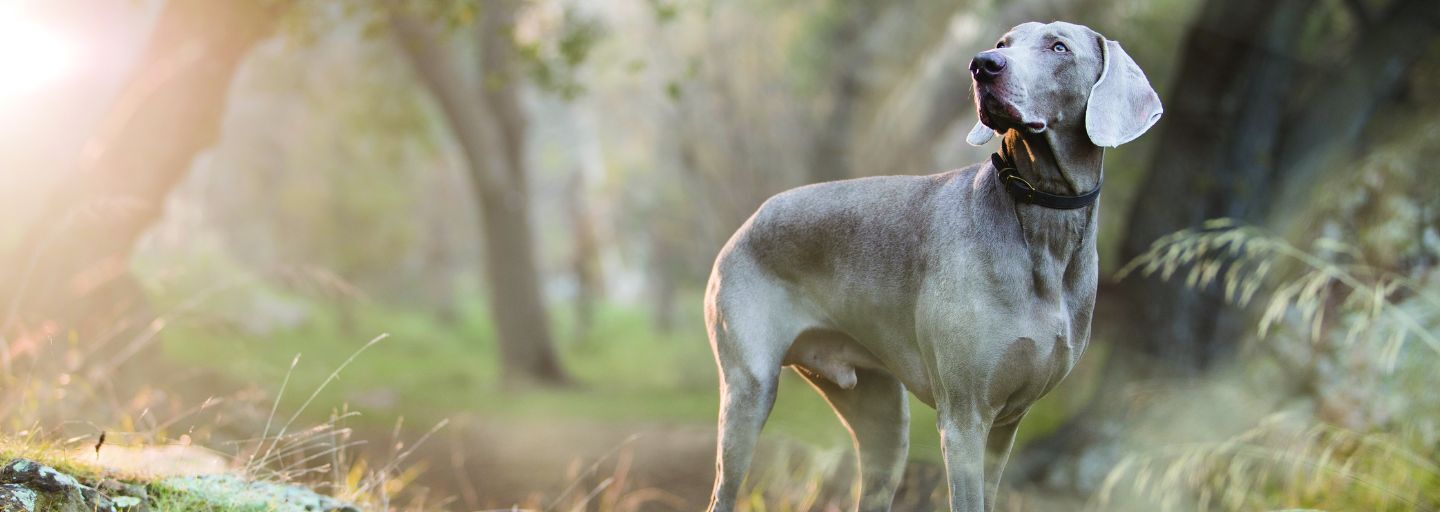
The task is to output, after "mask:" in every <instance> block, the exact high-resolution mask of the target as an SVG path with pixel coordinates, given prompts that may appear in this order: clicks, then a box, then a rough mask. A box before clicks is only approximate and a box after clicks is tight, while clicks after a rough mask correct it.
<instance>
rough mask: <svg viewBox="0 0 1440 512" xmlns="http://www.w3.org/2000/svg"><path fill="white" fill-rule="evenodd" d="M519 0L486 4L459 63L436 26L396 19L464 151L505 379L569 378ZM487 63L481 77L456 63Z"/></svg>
mask: <svg viewBox="0 0 1440 512" xmlns="http://www.w3.org/2000/svg"><path fill="white" fill-rule="evenodd" d="M514 8H515V4H514V3H513V2H510V1H506V0H499V1H492V2H489V3H487V4H486V9H485V10H484V16H485V20H484V23H483V26H481V27H478V28H477V33H478V35H479V38H480V42H481V44H482V48H481V59H480V62H473V63H462V62H460V61H458V60H456V55H454V54H453V53H452V52H450V51H449V50H448V49H447V48H446V46H445V45H444V43H443V42H442V40H441V39H440V37H439V35H438V32H437V31H436V29H435V27H433V26H429V25H427V24H425V22H424V21H422V20H419V19H417V18H415V17H413V16H411V15H410V14H408V13H405V12H403V8H400V7H395V8H393V9H391V12H390V21H391V27H392V28H393V29H394V31H395V34H396V35H397V37H398V39H399V41H400V43H401V46H402V47H403V49H404V50H405V52H406V54H407V55H408V56H409V57H410V61H411V63H412V65H413V66H414V68H415V70H416V72H417V74H418V75H419V77H420V79H421V81H422V82H423V83H424V84H425V85H426V87H427V88H429V89H430V91H431V93H432V94H434V96H435V98H436V100H437V101H438V102H439V104H440V108H441V110H442V112H443V113H444V116H445V120H446V122H447V124H448V125H449V126H450V129H451V131H452V132H454V134H455V138H456V140H457V142H458V143H459V145H460V148H461V150H462V151H463V152H464V153H465V158H466V163H467V165H468V166H469V168H470V174H471V184H472V186H473V187H474V188H475V197H476V201H477V202H478V203H479V210H480V214H481V219H480V222H481V226H482V227H483V229H484V235H485V270H486V277H487V278H488V280H489V284H490V308H491V312H492V314H493V315H494V317H495V327H496V331H497V333H496V334H497V336H498V338H499V343H500V355H501V360H502V362H503V364H502V372H503V375H502V379H503V381H504V382H505V383H506V384H507V385H524V384H542V385H561V384H567V383H569V382H570V379H569V376H568V375H567V374H566V373H565V371H564V369H563V368H562V367H561V365H560V360H559V357H558V356H557V355H556V352H555V349H554V343H553V342H552V337H551V334H550V321H549V317H548V315H547V313H546V309H545V302H544V299H543V297H541V294H540V277H539V272H538V270H537V268H536V262H535V252H534V251H535V241H534V236H533V231H532V229H533V228H532V226H531V222H530V201H529V198H530V194H529V191H528V190H527V180H526V172H525V159H524V149H525V116H524V112H523V111H522V110H521V109H520V105H519V101H518V96H517V95H518V83H519V82H518V78H519V77H518V76H517V75H516V73H517V70H516V69H515V65H514V62H513V55H514V53H515V48H514V46H513V42H512V40H511V25H512V23H513V16H514ZM464 65H469V66H476V65H480V66H483V70H481V72H479V73H474V75H483V79H482V80H481V83H482V84H483V85H479V84H473V83H470V80H468V79H467V78H466V73H464V72H463V71H462V69H463V68H461V67H460V66H464Z"/></svg>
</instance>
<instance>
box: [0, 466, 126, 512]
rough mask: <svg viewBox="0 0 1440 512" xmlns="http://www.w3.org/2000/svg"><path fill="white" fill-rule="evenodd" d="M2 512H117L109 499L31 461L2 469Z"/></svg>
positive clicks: (0, 507) (73, 478)
mask: <svg viewBox="0 0 1440 512" xmlns="http://www.w3.org/2000/svg"><path fill="white" fill-rule="evenodd" d="M0 512H116V511H115V505H114V504H113V503H111V501H110V499H109V498H107V497H105V495H103V494H101V493H100V492H98V491H96V490H95V489H92V488H90V487H88V486H85V485H83V484H81V483H80V482H79V481H78V480H75V477H72V476H70V475H67V474H65V473H61V472H59V471H56V470H55V468H52V467H49V466H46V465H44V464H40V463H38V462H35V461H32V460H28V459H15V460H12V461H10V462H8V463H6V464H5V465H4V466H3V467H0Z"/></svg>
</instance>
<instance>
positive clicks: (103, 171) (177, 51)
mask: <svg viewBox="0 0 1440 512" xmlns="http://www.w3.org/2000/svg"><path fill="white" fill-rule="evenodd" d="M284 4H285V3H284V2H253V1H249V0H229V1H216V2H188V1H187V2H180V1H176V2H167V3H166V5H165V8H164V11H162V13H161V15H160V18H159V21H158V22H157V24H156V28H155V31H154V33H153V35H152V36H151V38H150V41H149V42H148V44H147V46H146V49H145V51H144V53H143V54H142V55H141V57H140V59H139V60H138V64H137V67H136V69H135V72H134V74H133V76H132V78H131V79H130V80H129V82H128V83H127V85H126V87H125V89H124V90H123V91H122V92H121V94H120V95H119V96H118V97H117V100H116V101H115V104H114V105H113V106H112V107H111V109H110V112H109V113H108V115H107V117H106V118H105V119H104V120H103V124H102V125H101V127H100V129H99V130H98V131H97V133H96V134H95V135H94V137H93V138H92V139H91V140H90V142H89V143H88V144H87V146H86V148H85V154H84V155H83V159H82V161H81V163H80V165H79V168H78V169H76V171H75V172H74V174H73V175H72V176H71V177H69V178H67V180H66V181H65V182H64V183H63V184H62V185H61V186H60V187H59V188H58V189H57V191H56V193H55V194H54V195H53V197H52V199H51V202H50V204H49V206H48V207H47V208H48V213H47V214H45V215H42V216H41V217H40V220H39V221H37V223H36V224H35V225H33V226H31V227H30V228H29V231H28V234H27V235H26V237H25V242H24V243H22V244H21V245H20V246H19V248H18V249H17V251H16V252H15V254H12V255H10V256H9V257H8V261H9V263H8V265H7V266H6V271H5V273H4V275H5V281H6V282H5V283H4V285H5V286H4V287H3V288H0V293H3V297H0V298H3V299H4V302H3V305H4V306H5V307H7V308H8V310H7V311H6V313H7V314H6V315H5V318H4V324H5V327H4V328H3V330H5V331H9V330H12V329H20V330H24V329H27V328H29V327H33V326H36V325H39V324H49V325H50V327H49V328H47V329H56V328H58V329H61V331H60V332H64V330H68V329H74V332H75V333H77V334H79V335H80V336H81V337H82V338H86V337H92V336H93V337H103V338H106V339H87V340H85V341H89V342H91V343H104V342H108V341H113V340H114V339H116V338H119V337H120V336H119V334H120V333H124V332H129V331H130V329H129V328H127V327H126V325H127V324H128V323H129V322H135V321H139V322H142V323H141V324H140V325H143V323H144V322H148V321H149V319H148V318H140V317H145V316H148V308H147V307H146V306H145V301H144V298H143V296H142V294H141V291H140V288H139V286H138V284H137V283H135V281H134V279H133V277H132V276H131V275H130V262H129V260H130V254H131V251H132V249H133V248H134V246H135V242H136V241H137V240H138V239H139V238H140V235H141V234H143V233H144V232H145V230H146V229H147V228H149V227H150V226H151V224H153V223H154V222H155V221H156V220H157V219H158V218H159V217H160V215H161V214H162V212H163V209H164V201H165V197H166V196H167V195H168V194H169V193H170V190H171V189H173V188H174V187H175V185H176V184H178V183H179V182H180V181H181V180H182V179H183V178H184V177H185V174H186V172H187V171H188V170H189V169H190V165H191V162H192V161H193V160H194V158H195V156H196V155H197V154H199V153H200V152H201V151H203V150H205V149H206V148H208V147H210V145H211V144H213V143H214V141H215V139H216V137H217V136H218V134H219V129H220V122H221V119H222V117H223V115H224V112H225V107H226V95H227V94H228V92H229V86H230V82H231V79H232V78H233V77H234V75H235V71H236V68H237V67H238V66H239V65H240V62H241V61H242V60H243V58H244V56H245V55H246V54H247V53H248V51H249V50H250V48H251V47H252V46H254V45H255V43H256V42H257V41H260V40H261V39H263V38H265V37H266V36H268V35H269V34H270V33H271V32H272V30H273V28H274V26H275V22H276V20H277V18H278V17H279V16H280V15H281V13H282V11H283V10H284V9H285V6H284ZM101 333H104V334H101ZM4 335H5V333H3V332H0V336H4Z"/></svg>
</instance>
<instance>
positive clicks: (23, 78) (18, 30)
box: [0, 11, 73, 100]
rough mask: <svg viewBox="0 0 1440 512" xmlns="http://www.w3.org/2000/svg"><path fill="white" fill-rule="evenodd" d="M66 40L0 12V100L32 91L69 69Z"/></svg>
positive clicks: (34, 24) (69, 53)
mask: <svg viewBox="0 0 1440 512" xmlns="http://www.w3.org/2000/svg"><path fill="white" fill-rule="evenodd" d="M72 57H73V52H72V48H71V46H70V44H69V42H68V41H66V40H65V38H63V37H61V36H59V35H58V34H56V33H55V32H53V31H51V30H49V29H47V28H46V27H44V26H41V25H39V24H37V23H35V22H34V21H32V20H29V19H26V18H24V17H23V16H20V15H17V14H16V13H9V12H3V11H0V100H6V99H10V98H13V97H17V96H21V95H24V94H28V93H31V92H34V91H36V90H38V89H40V88H42V87H45V86H46V85H49V84H51V83H54V82H55V81H56V80H57V79H59V78H60V77H61V76H64V74H65V73H66V72H67V71H69V70H70V68H71V59H72Z"/></svg>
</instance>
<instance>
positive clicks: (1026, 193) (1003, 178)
mask: <svg viewBox="0 0 1440 512" xmlns="http://www.w3.org/2000/svg"><path fill="white" fill-rule="evenodd" d="M990 165H993V166H995V170H996V172H998V173H999V175H998V176H999V178H1000V182H1001V183H1004V184H1005V191H1006V192H1009V193H1010V197H1013V198H1015V200H1016V201H1019V202H1022V203H1026V204H1033V205H1037V206H1044V207H1046V208H1053V209H1056V210H1074V209H1078V208H1084V207H1086V206H1090V205H1092V204H1095V199H1096V198H1099V197H1100V186H1101V185H1104V184H1105V178H1104V177H1103V176H1102V177H1101V178H1100V183H1098V184H1096V185H1095V189H1094V190H1091V191H1089V192H1086V193H1084V194H1080V195H1078V196H1061V195H1055V194H1050V193H1047V192H1041V191H1039V190H1035V187H1034V186H1033V185H1031V184H1030V182H1028V181H1025V178H1021V177H1020V172H1019V171H1016V170H1015V166H1013V165H1009V163H1008V162H1006V161H1005V158H1004V157H1002V156H1000V153H998V152H996V153H991V154H990Z"/></svg>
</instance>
